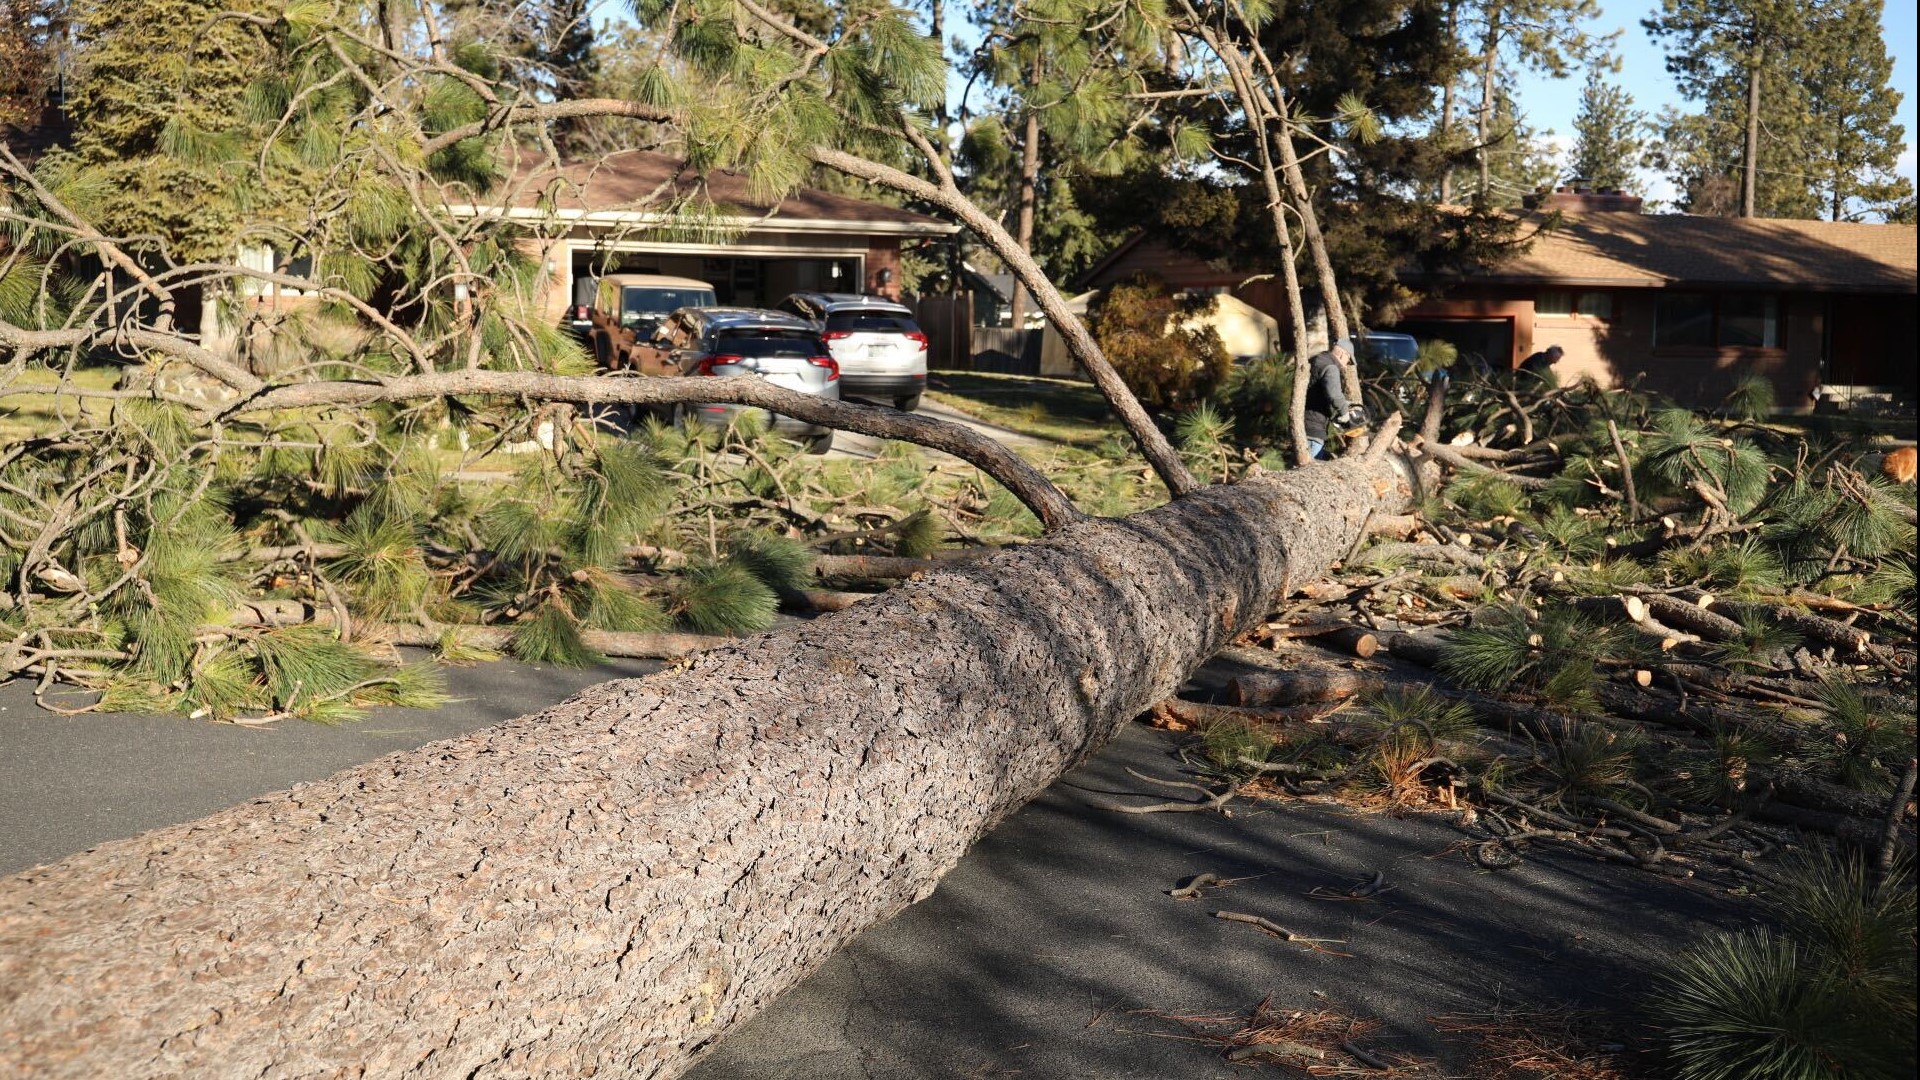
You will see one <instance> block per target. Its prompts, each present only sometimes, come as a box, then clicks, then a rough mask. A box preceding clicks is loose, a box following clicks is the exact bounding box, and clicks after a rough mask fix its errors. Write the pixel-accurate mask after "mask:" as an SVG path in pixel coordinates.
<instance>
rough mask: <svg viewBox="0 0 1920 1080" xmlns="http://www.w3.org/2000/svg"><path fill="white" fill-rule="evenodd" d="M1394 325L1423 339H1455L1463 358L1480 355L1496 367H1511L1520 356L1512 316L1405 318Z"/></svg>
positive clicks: (1399, 331) (1506, 368)
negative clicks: (1503, 317) (1505, 317)
mask: <svg viewBox="0 0 1920 1080" xmlns="http://www.w3.org/2000/svg"><path fill="white" fill-rule="evenodd" d="M1393 329H1394V330H1395V331H1396V332H1398V333H1402V334H1412V335H1413V336H1414V338H1416V339H1417V340H1420V341H1447V342H1452V343H1453V347H1454V348H1456V349H1458V350H1460V359H1461V360H1462V361H1465V362H1467V363H1469V364H1471V363H1472V362H1473V358H1475V357H1478V358H1479V359H1480V360H1481V361H1483V362H1484V363H1485V364H1486V365H1487V367H1488V369H1490V370H1493V371H1508V370H1511V369H1512V368H1513V366H1514V364H1515V363H1516V361H1517V359H1518V358H1517V357H1516V356H1515V355H1514V349H1513V320H1512V319H1435V318H1425V319H1402V320H1401V321H1400V322H1398V323H1396V324H1394V326H1393Z"/></svg>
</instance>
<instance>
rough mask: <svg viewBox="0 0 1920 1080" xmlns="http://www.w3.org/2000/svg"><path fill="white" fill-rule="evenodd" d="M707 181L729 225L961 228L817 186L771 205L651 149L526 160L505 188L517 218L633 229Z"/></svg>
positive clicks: (742, 181)
mask: <svg viewBox="0 0 1920 1080" xmlns="http://www.w3.org/2000/svg"><path fill="white" fill-rule="evenodd" d="M703 182H704V186H705V194H706V196H707V198H708V199H710V200H711V201H712V202H713V204H714V205H715V206H717V207H719V208H720V210H721V213H722V215H723V216H724V217H725V219H726V220H725V221H724V222H723V223H724V224H727V225H733V226H746V227H751V228H753V229H756V230H762V231H768V232H822V231H834V232H857V233H881V234H891V235H910V236H944V235H947V234H950V233H953V232H955V231H957V229H958V227H957V226H954V225H950V224H948V223H947V222H944V221H941V220H940V219H939V218H935V217H930V216H928V215H926V214H918V213H915V212H913V211H911V210H902V209H900V208H899V207H895V206H887V205H885V204H883V203H877V202H870V201H868V200H866V199H856V198H853V197H852V196H848V195H836V194H833V193H832V192H828V191H821V190H818V189H816V188H796V189H794V190H793V191H792V192H791V193H789V194H788V195H787V197H786V198H784V199H782V200H781V201H780V202H779V204H778V205H777V206H776V205H772V204H771V203H770V202H769V201H768V200H767V199H764V198H760V197H757V196H756V195H755V194H754V193H753V192H752V191H751V190H750V188H749V185H748V182H747V177H746V175H745V174H744V173H737V172H728V171H725V170H720V169H715V170H713V171H711V172H709V173H707V174H706V175H705V176H704V177H702V176H701V175H700V174H699V173H696V172H694V171H693V170H691V169H689V168H688V167H687V163H686V162H685V161H684V160H683V159H681V158H677V157H674V156H672V155H670V154H662V153H658V152H656V151H651V150H622V151H619V152H616V153H613V154H608V155H606V156H605V157H601V158H596V159H594V160H592V161H575V162H566V163H564V164H561V165H559V166H557V167H556V166H555V165H554V164H553V163H551V162H549V161H546V160H543V159H535V158H531V157H527V158H522V159H520V161H519V162H518V163H515V164H514V167H513V168H512V169H511V171H510V175H509V178H508V180H507V181H506V183H505V184H503V185H502V187H501V191H502V192H504V193H505V203H506V208H507V212H508V213H509V215H511V216H513V217H517V218H546V217H549V216H551V217H557V218H560V219H562V220H568V219H571V220H574V221H578V222H580V223H583V224H605V225H609V226H628V227H630V226H634V225H647V224H654V223H657V222H661V221H662V220H663V218H664V216H665V211H666V210H667V209H668V208H670V207H671V206H673V205H674V204H675V203H677V202H682V201H685V200H687V199H691V198H693V197H695V196H697V195H699V194H700V193H701V188H702V184H703ZM455 209H456V210H460V209H466V210H469V211H471V212H475V213H478V212H481V211H483V210H490V209H498V204H496V205H495V206H490V207H456V208H455Z"/></svg>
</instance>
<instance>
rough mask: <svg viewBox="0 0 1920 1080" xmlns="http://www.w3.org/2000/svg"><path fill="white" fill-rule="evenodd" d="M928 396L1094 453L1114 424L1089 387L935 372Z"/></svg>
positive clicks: (1017, 377) (1070, 382)
mask: <svg viewBox="0 0 1920 1080" xmlns="http://www.w3.org/2000/svg"><path fill="white" fill-rule="evenodd" d="M928 387H929V389H928V396H929V397H930V398H932V399H933V400H934V401H937V402H939V403H940V404H942V405H945V406H947V407H948V408H951V409H953V410H955V411H956V412H962V413H965V414H967V415H968V416H971V417H973V418H974V419H975V420H979V421H982V422H984V423H988V424H994V425H997V426H999V427H1004V428H1009V429H1011V430H1014V431H1018V432H1020V433H1021V434H1024V435H1031V436H1033V437H1034V438H1037V439H1046V440H1048V441H1051V442H1057V443H1060V444H1063V445H1066V446H1073V447H1078V448H1080V449H1083V450H1094V449H1097V448H1098V447H1099V446H1100V444H1101V443H1103V442H1105V441H1106V440H1107V439H1108V438H1109V437H1111V436H1112V435H1113V434H1114V433H1115V432H1117V431H1119V430H1120V426H1119V423H1118V422H1117V421H1116V420H1115V419H1114V418H1113V415H1112V413H1110V412H1109V411H1108V409H1107V402H1106V399H1105V398H1103V397H1101V396H1100V391H1099V390H1096V389H1095V388H1094V386H1093V384H1092V383H1085V382H1079V381H1077V380H1073V379H1042V378H1037V377H1032V376H1025V375H992V374H987V373H985V372H975V371H938V372H934V373H933V374H932V375H931V376H929V377H928Z"/></svg>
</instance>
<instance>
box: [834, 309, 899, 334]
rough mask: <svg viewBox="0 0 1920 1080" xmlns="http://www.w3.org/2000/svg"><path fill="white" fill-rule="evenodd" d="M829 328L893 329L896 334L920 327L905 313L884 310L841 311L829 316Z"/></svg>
mask: <svg viewBox="0 0 1920 1080" xmlns="http://www.w3.org/2000/svg"><path fill="white" fill-rule="evenodd" d="M827 329H828V330H837V331H842V332H845V333H855V332H859V331H879V332H881V333H886V332H889V331H891V332H893V333H896V334H910V333H912V332H914V331H915V330H918V329H920V328H919V327H918V326H915V325H914V324H913V320H912V319H910V318H908V317H907V316H905V315H894V314H889V313H887V312H883V311H839V312H835V313H833V314H831V315H828V316H827Z"/></svg>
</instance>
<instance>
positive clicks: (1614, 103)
mask: <svg viewBox="0 0 1920 1080" xmlns="http://www.w3.org/2000/svg"><path fill="white" fill-rule="evenodd" d="M1646 129H1647V114H1646V113H1644V112H1641V111H1640V110H1638V109H1636V108H1634V107H1633V95H1631V94H1629V93H1627V91H1626V90H1625V89H1624V88H1622V87H1619V86H1616V85H1614V84H1613V83H1611V82H1609V81H1607V79H1606V77H1605V76H1604V75H1603V74H1602V73H1601V70H1600V69H1599V68H1598V67H1595V68H1592V69H1590V70H1589V71H1588V72H1587V85H1586V88H1585V89H1584V90H1582V91H1581V94H1580V114H1579V115H1578V116H1576V117H1574V120H1573V131H1574V144H1573V164H1572V168H1573V175H1574V176H1576V177H1579V178H1580V179H1582V180H1585V181H1587V182H1588V183H1590V184H1593V185H1594V186H1596V187H1601V188H1618V189H1620V190H1622V191H1631V190H1634V188H1635V187H1636V183H1635V180H1634V170H1635V169H1636V168H1638V167H1639V165H1640V160H1641V156H1642V155H1643V154H1644V153H1645V150H1646V137H1645V132H1646Z"/></svg>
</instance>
